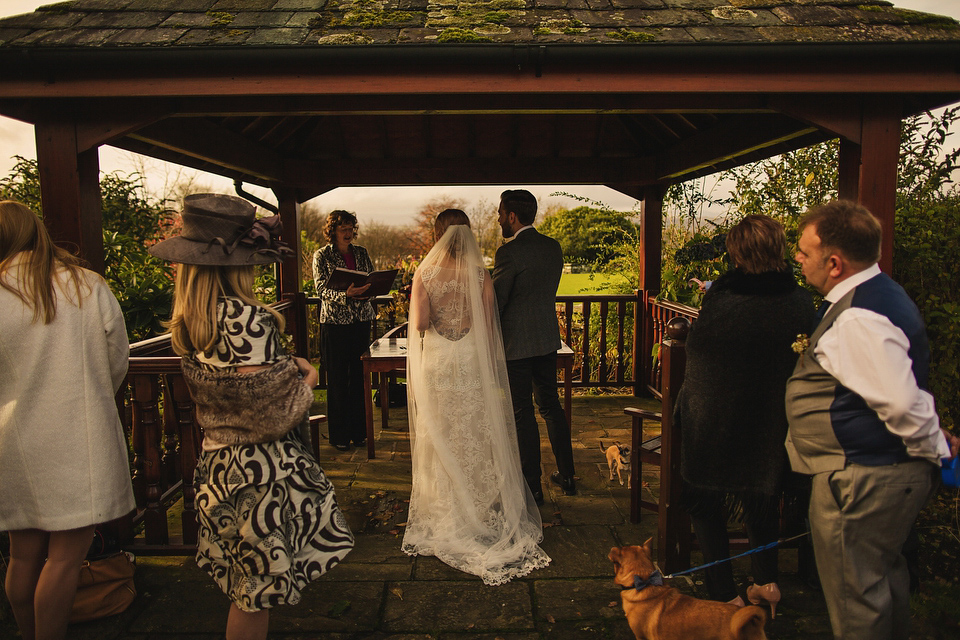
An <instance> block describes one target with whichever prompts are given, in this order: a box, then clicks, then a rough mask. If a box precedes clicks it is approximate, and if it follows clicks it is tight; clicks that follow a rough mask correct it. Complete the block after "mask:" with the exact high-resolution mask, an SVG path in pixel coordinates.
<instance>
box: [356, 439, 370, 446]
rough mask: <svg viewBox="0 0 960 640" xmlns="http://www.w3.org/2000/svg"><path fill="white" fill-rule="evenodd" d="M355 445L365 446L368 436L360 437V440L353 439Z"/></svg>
mask: <svg viewBox="0 0 960 640" xmlns="http://www.w3.org/2000/svg"><path fill="white" fill-rule="evenodd" d="M353 446H355V447H365V446H367V439H366V438H360V439H359V440H354V441H353Z"/></svg>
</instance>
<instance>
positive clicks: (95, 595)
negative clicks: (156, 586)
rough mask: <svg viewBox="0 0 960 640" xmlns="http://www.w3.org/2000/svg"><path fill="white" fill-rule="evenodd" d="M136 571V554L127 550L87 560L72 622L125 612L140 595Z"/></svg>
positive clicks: (83, 566) (78, 589)
mask: <svg viewBox="0 0 960 640" xmlns="http://www.w3.org/2000/svg"><path fill="white" fill-rule="evenodd" d="M135 570H136V564H135V563H134V556H133V554H132V553H127V552H125V551H120V552H118V553H114V554H112V555H109V556H106V557H103V558H97V559H95V560H84V561H83V565H82V566H81V567H80V582H79V583H78V584H77V596H76V598H75V599H74V601H73V611H72V613H71V615H70V622H85V621H87V620H96V619H98V618H105V617H107V616H112V615H116V614H118V613H120V612H122V611H125V610H126V609H127V607H129V606H130V603H132V602H133V600H134V598H136V597H137V589H136V587H135V586H134V583H133V574H134V571H135Z"/></svg>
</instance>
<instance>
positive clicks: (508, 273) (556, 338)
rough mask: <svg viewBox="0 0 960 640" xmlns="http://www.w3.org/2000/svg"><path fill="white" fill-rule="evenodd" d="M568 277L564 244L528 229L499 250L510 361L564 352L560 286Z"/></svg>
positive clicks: (497, 285)
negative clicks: (563, 276) (558, 308)
mask: <svg viewBox="0 0 960 640" xmlns="http://www.w3.org/2000/svg"><path fill="white" fill-rule="evenodd" d="M562 273H563V250H562V249H561V248H560V243H559V242H557V241H556V240H554V239H553V238H550V237H548V236H545V235H543V234H541V233H540V232H538V231H537V230H536V229H527V230H526V231H524V232H522V233H520V234H519V235H517V236H516V237H515V238H514V239H513V240H511V241H510V242H508V243H506V244H505V245H503V246H502V247H500V248H499V249H497V256H496V262H495V264H494V267H493V286H494V289H495V290H496V293H497V305H498V306H499V307H500V326H501V329H502V330H503V348H504V351H506V356H507V360H519V359H521V358H532V357H534V356H543V355H547V354H548V353H553V352H555V351H556V350H557V349H559V348H560V330H559V329H558V328H557V311H556V301H557V287H558V286H559V284H560V275H561V274H562Z"/></svg>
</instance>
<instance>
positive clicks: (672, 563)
mask: <svg viewBox="0 0 960 640" xmlns="http://www.w3.org/2000/svg"><path fill="white" fill-rule="evenodd" d="M689 331H690V321H689V320H687V319H686V318H674V319H673V320H671V321H670V322H669V323H668V324H667V328H666V332H667V335H668V336H669V338H668V339H666V340H664V341H663V344H662V345H661V348H660V362H661V371H662V375H661V380H662V383H661V409H660V412H659V413H657V412H654V411H646V410H644V409H636V408H633V407H627V408H626V409H624V413H625V414H627V415H628V416H630V417H631V419H632V421H633V438H632V444H631V447H630V521H631V522H640V510H641V509H647V510H650V511H653V512H656V514H657V560H658V562H659V563H660V566H661V568H662V569H663V570H664V571H665V572H667V573H669V572H672V571H678V570H680V569H682V568H685V567H688V566H689V565H690V547H691V531H690V519H689V518H688V517H687V514H686V512H685V511H684V510H683V508H682V507H681V505H680V487H681V479H680V429H679V428H677V427H676V426H675V425H674V421H673V407H674V405H675V403H676V399H677V394H678V393H679V391H680V385H681V384H682V383H683V375H684V370H685V368H686V350H685V346H684V341H685V340H686V338H687V334H688V333H689ZM644 420H655V421H658V422H660V435H659V436H655V437H653V438H648V439H644V435H643V421H644ZM644 464H648V465H651V464H652V465H656V466H658V467H660V495H659V498H658V500H657V502H651V501H648V500H644V499H642V497H641V491H642V488H643V487H642V477H643V476H642V469H643V465H644Z"/></svg>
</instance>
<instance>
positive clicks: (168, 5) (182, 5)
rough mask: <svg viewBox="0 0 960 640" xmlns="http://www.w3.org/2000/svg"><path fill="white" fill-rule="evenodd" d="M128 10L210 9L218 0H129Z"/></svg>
mask: <svg viewBox="0 0 960 640" xmlns="http://www.w3.org/2000/svg"><path fill="white" fill-rule="evenodd" d="M128 1H129V3H130V4H128V5H127V7H126V9H127V11H208V10H209V9H210V8H211V7H213V5H214V4H216V2H217V0H128Z"/></svg>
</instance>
